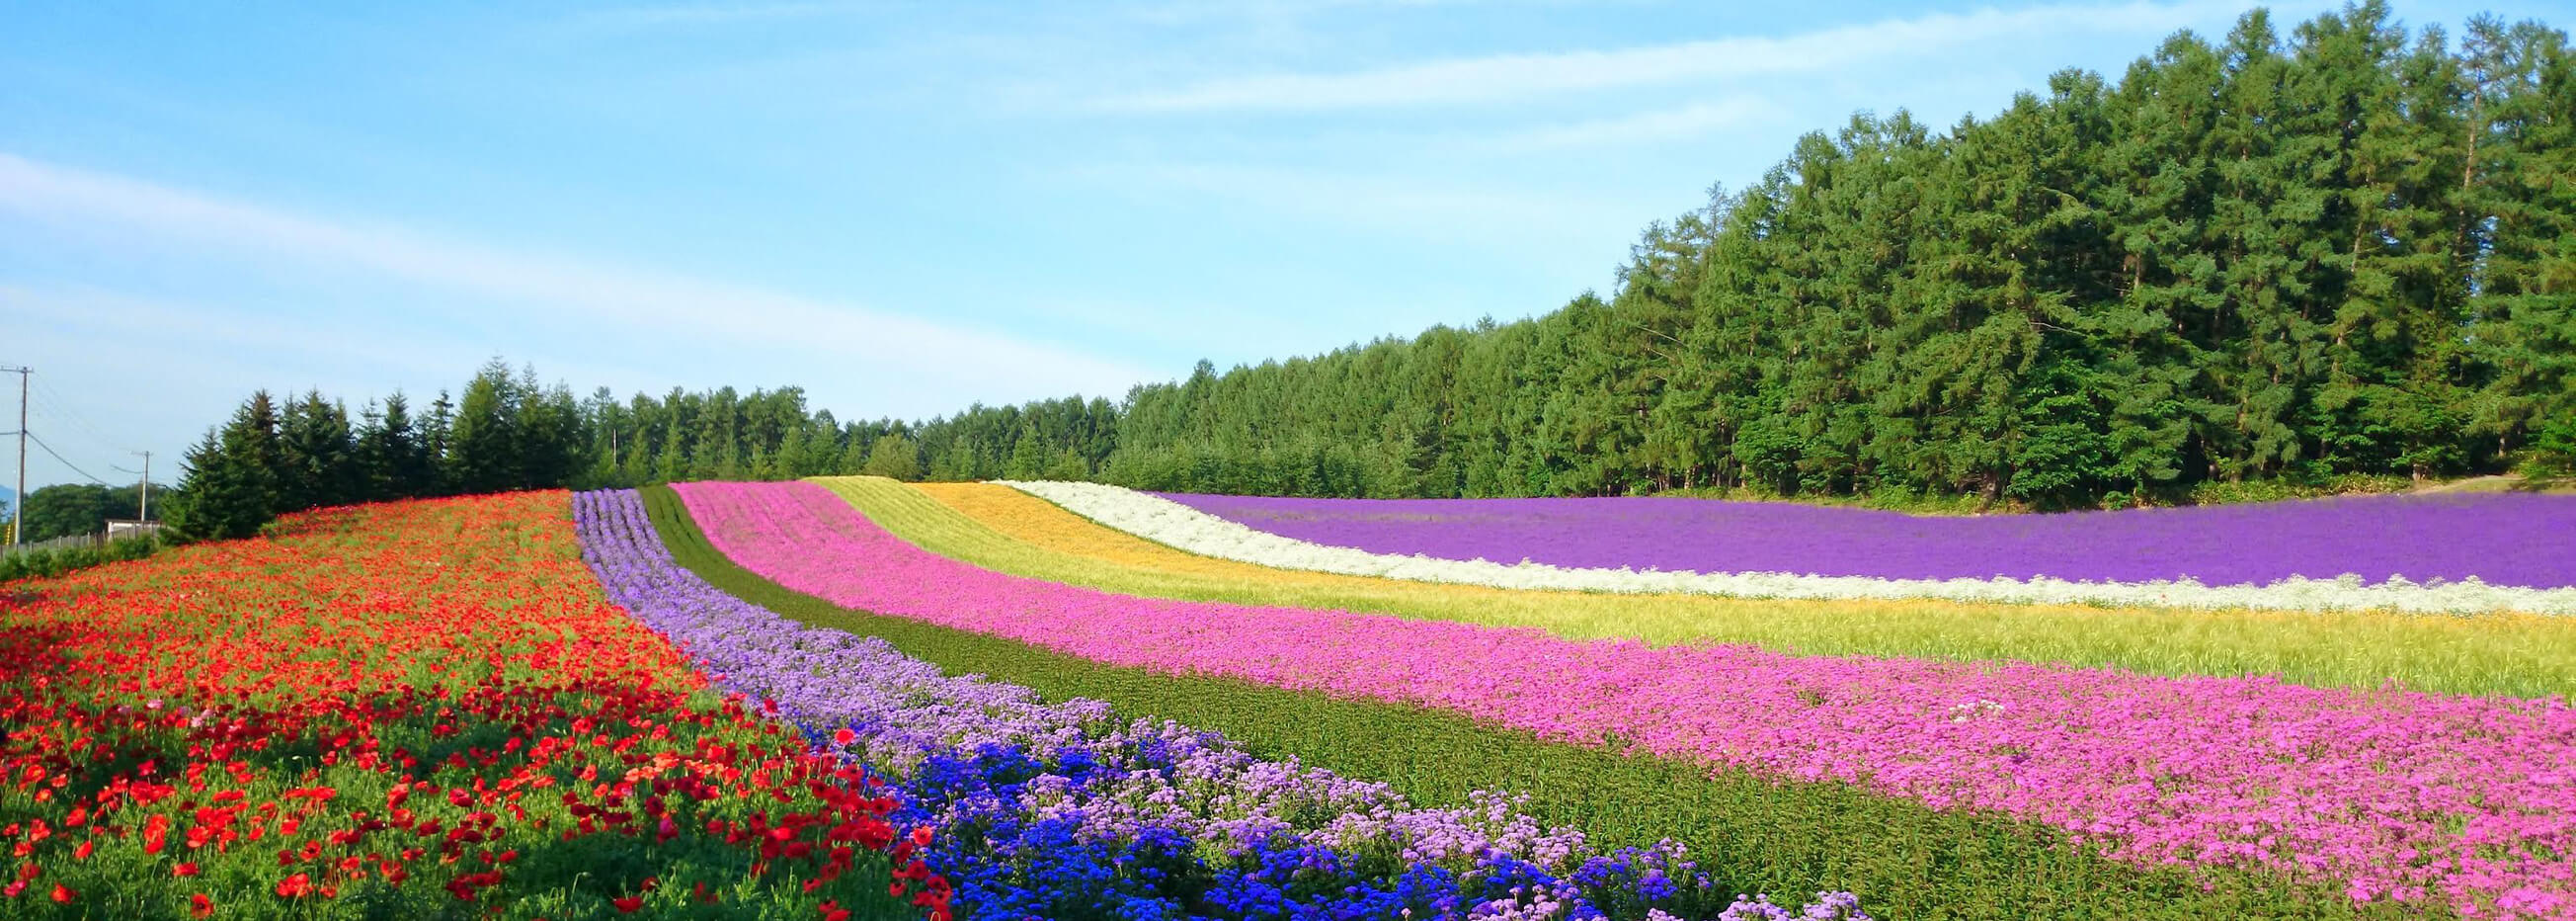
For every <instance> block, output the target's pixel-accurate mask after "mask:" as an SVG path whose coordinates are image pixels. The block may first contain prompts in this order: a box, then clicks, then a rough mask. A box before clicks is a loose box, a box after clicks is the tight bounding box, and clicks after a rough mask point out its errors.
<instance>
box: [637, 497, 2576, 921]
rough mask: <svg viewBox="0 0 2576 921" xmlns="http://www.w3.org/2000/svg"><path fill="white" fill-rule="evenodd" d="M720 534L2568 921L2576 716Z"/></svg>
mask: <svg viewBox="0 0 2576 921" xmlns="http://www.w3.org/2000/svg"><path fill="white" fill-rule="evenodd" d="M678 489H679V492H680V495H681V497H682V498H683V500H684V501H685V502H686V504H687V505H688V507H689V510H690V513H691V514H692V515H693V516H694V517H696V518H697V520H698V521H699V523H700V525H701V526H702V527H704V528H705V530H706V531H707V534H708V537H709V539H710V540H712V541H713V542H714V544H715V546H716V547H717V548H718V549H720V550H722V551H723V552H724V553H725V554H727V555H728V556H730V557H732V558H733V559H734V560H735V561H736V562H738V563H740V564H741V565H743V566H745V567H747V568H749V569H751V570H753V571H755V572H758V573H760V574H761V575H763V576H765V577H767V578H769V579H771V580H772V581H776V582H778V583H780V584H782V585H785V586H787V587H789V588H793V589H796V590H798V591H802V592H806V593H809V594H814V595H818V596H821V597H824V598H827V599H830V600H832V601H833V602H836V603H838V604H841V605H844V606H847V607H852V608H860V609H865V610H869V611H874V612H877V613H880V614H888V615H895V616H902V617H910V618H915V619H919V620H924V621H928V622H932V623H937V624H942V625H946V626H950V627H956V628H961V629H966V630H972V631H976V632H979V633H985V634H990V635H996V636H1005V637H1010V638H1013V639H1018V640H1022V641H1026V642H1030V643H1034V644H1038V645H1041V646H1044V647H1047V648H1050V649H1055V650H1059V651H1062V652H1066V653H1070V654H1074V655H1079V656H1082V657H1085V658H1089V659H1092V660H1095V661H1100V662H1106V663H1112V664H1117V665H1125V666H1136V667H1143V668H1148V669H1154V670H1159V671H1164V672H1169V673H1196V674H1208V675H1223V676H1229V677H1235V678H1243V679H1249V680H1253V681H1258V682H1262V683H1265V684H1269V685H1273V686H1278V687H1284V688H1295V689H1306V690H1314V691H1320V692H1324V693H1329V694H1334V695H1339V696H1347V697H1361V698H1374V699H1380V700H1389V701H1401V702H1410V703H1418V704H1423V705H1427V706H1434V707H1442V708H1446V709H1449V710H1452V711H1456V712H1459V713H1462V714H1465V715H1467V716H1469V717H1471V718H1474V719H1477V720H1480V721H1484V722H1487V723H1490V724H1494V725H1499V726H1507V727H1512V728H1517V729H1522V730H1526V731H1531V732H1535V733H1537V734H1539V735H1541V736H1543V737H1548V738H1553V739H1559V740H1563V741H1567V742H1573V743H1578V744H1598V743H1600V742H1601V741H1602V740H1603V739H1604V737H1607V736H1616V737H1619V738H1623V739H1629V740H1633V741H1634V742H1636V743H1637V744H1638V745H1640V746H1642V747H1643V748H1645V749H1647V750H1649V751H1652V752H1655V753H1657V754H1661V755H1666V756H1675V757H1687V758H1697V759H1701V760H1704V761H1707V762H1710V763H1712V764H1716V765H1724V766H1728V767H1735V768H1741V769H1747V770H1751V771H1755V772H1759V773H1761V774H1764V775H1768V776H1774V777H1780V778H1786V779H1794V780H1840V781H1848V782H1852V783H1857V784H1861V785H1864V786H1865V787H1867V788H1868V789H1871V790H1874V791H1876V792H1879V793H1882V794H1885V795H1889V796H1898V797H1909V798H1912V799H1915V800H1917V801H1920V802H1923V803H1926V804H1928V805H1930V806H1933V807H1934V808H1941V809H1968V808H1974V809H1990V810H1997V811H2000V812H2004V813H2007V814H2010V815H2013V816H2017V817H2021V818H2025V819H2031V820H2037V821H2041V822H2046V823H2048V824H2051V825H2055V826H2057V827H2060V828H2064V829H2067V830H2069V831H2072V832H2074V833H2076V834H2077V835H2078V836H2079V837H2080V838H2083V839H2085V840H2088V841H2092V842H2096V843H2098V844H2100V845H2101V846H2104V847H2106V848H2108V849H2109V850H2110V852H2111V853H2112V854H2113V855H2114V856H2116V857H2119V858H2122V859H2127V860H2132V861H2137V862H2173V863H2190V864H2212V865H2238V866H2244V865H2255V866H2266V867H2272V868H2277V869H2281V870H2286V871H2288V872H2291V873H2293V874H2298V875H2301V876H2303V877H2308V878H2319V877H2322V878H2328V879H2333V880H2337V881H2340V882H2342V883H2344V884H2345V885H2346V886H2347V888H2348V891H2349V892H2350V893H2351V895H2352V896H2353V897H2354V898H2356V899H2362V900H2374V899H2383V898H2398V899H2408V900H2414V899H2424V898H2440V899H2443V900H2445V901H2449V902H2452V903H2453V904H2455V905H2458V906H2460V907H2461V908H2463V909H2464V910H2468V911H2471V912H2475V913H2478V914H2487V913H2488V912H2489V911H2490V910H2500V913H2502V914H2504V915H2507V916H2520V917H2576V866H2571V862H2570V856H2571V855H2576V710H2571V709H2570V707H2569V706H2568V705H2567V703H2566V702H2565V701H2563V700H2554V699H2553V700H2544V701H2526V700H2513V699H2501V698H2471V697H2455V696H2443V695H2433V694H2422V693H2414V692H2396V691H2382V692H2362V691H2350V690H2330V689H2319V688H2307V687H2299V686H2293V685H2285V684H2282V683H2280V682H2278V681H2275V680H2269V679H2262V678H2165V677H2154V676H2144V675H2136V674H2130V673H2126V672H2120V671H2113V670H2104V669H2070V668H2057V667H2047V666H2038V665H2030V664H2024V663H2006V662H1988V663H1953V662H1935V661H1925V660H1913V659H1894V658H1885V659H1880V658H1860V657H1849V658H1810V657H1795V656H1787V655H1780V654H1777V653H1771V652H1765V651H1762V650H1760V649H1757V648H1753V647H1746V646H1684V647H1649V646H1647V645H1645V644H1643V643H1637V642H1626V641H1621V642H1606V641H1596V642H1573V641H1568V640H1564V639H1559V638H1556V637H1552V636H1548V635H1545V634H1543V633H1540V632H1538V631H1535V630H1521V629H1497V628H1492V627H1480V626H1471V625H1467V624H1459V623H1451V622H1444V621H1427V620H1410V619H1404V618H1398V617H1391V616H1385V615H1374V614H1356V613H1350V612H1343V611H1322V610H1309V609H1299V608H1276V607H1253V606H1246V605H1233V604H1216V603H1204V602H1188V601H1174V600H1166V599H1153V598H1138V597H1132V596H1126V595H1116V594H1110V593H1107V592H1101V591H1096V590H1091V589H1085V588H1080V587H1075V586H1068V585H1062V584H1058V583H1053V582H1045V581H1041V580H1035V579H1026V578H1020V577H1016V576H1010V575H1005V574H1001V573H996V572H992V571H989V570H984V569H979V568H976V567H973V566H969V565H967V564H964V563H960V562H957V561H955V560H951V559H947V558H945V557H940V556H937V555H935V554H931V553H928V552H926V551H923V550H921V549H920V548H917V547H914V546H912V545H911V544H908V543H905V542H904V541H903V540H901V539H899V538H897V537H895V536H893V535H892V534H890V533H888V532H886V531H885V530H884V529H882V528H879V527H877V526H876V525H875V524H874V523H872V522H870V521H868V520H867V518H866V517H865V516H863V515H861V514H859V513H858V512H857V510H855V509H853V508H852V507H851V506H849V505H848V504H847V503H845V502H844V501H842V500H841V499H840V498H838V497H837V496H834V495H833V494H831V493H830V492H829V491H826V490H825V489H823V488H822V487H819V486H815V485H813V484H809V483H774V484H739V483H691V484H685V485H682V486H680V487H678Z"/></svg>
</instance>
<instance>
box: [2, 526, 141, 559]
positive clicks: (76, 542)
mask: <svg viewBox="0 0 2576 921" xmlns="http://www.w3.org/2000/svg"><path fill="white" fill-rule="evenodd" d="M160 529H161V523H160V522H157V521H156V522H148V523H142V524H139V525H138V524H137V523H136V522H130V521H112V522H109V523H108V527H107V530H103V531H99V532H96V533H91V534H68V535H64V536H62V537H57V538H53V539H51V540H39V541H29V542H27V543H23V544H8V543H0V556H9V555H12V554H18V553H33V552H36V551H38V550H59V549H62V548H64V547H103V546H106V545H107V542H108V541H111V540H124V539H126V538H129V537H142V536H144V535H146V534H150V533H152V532H154V531H158V530H160ZM8 536H9V525H8V523H6V522H0V540H5V539H7V537H8Z"/></svg>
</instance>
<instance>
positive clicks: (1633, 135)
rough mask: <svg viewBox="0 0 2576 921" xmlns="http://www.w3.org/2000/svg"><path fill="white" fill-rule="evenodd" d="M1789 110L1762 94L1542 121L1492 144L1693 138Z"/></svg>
mask: <svg viewBox="0 0 2576 921" xmlns="http://www.w3.org/2000/svg"><path fill="white" fill-rule="evenodd" d="M1788 114H1789V113H1788V108H1787V107H1786V106H1782V105H1780V104H1778V103H1776V102H1772V101H1770V100H1768V99H1765V98H1762V97H1759V96H1751V95H1744V96H1733V97H1729V98H1726V99H1722V100H1719V101H1717V102H1712V103H1701V104H1696V105H1687V106H1680V107H1676V108H1670V109H1656V110H1653V111H1647V112H1639V113H1636V114H1633V115H1621V116H1615V117H1611V118H1596V119H1587V120H1584V121H1577V122H1567V123H1563V124H1555V125H1541V126H1538V127H1535V128H1527V129H1522V130H1519V131H1515V132H1511V133H1507V134H1502V135H1497V136H1495V137H1494V138H1492V139H1491V140H1490V141H1489V142H1488V143H1489V144H1491V145H1492V146H1494V147H1498V148H1503V149H1510V150H1554V149H1560V148H1566V147H1587V146H1614V145H1623V144H1643V143H1649V142H1653V141H1671V140H1679V139H1682V138H1693V137H1699V136H1701V135H1705V134H1708V133H1710V132H1713V131H1718V130H1721V129H1725V128H1734V127H1739V126H1742V125H1747V124H1751V123H1753V122H1757V121H1763V120H1766V119H1775V118H1786V117H1788Z"/></svg>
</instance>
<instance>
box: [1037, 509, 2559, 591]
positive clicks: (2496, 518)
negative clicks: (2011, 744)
mask: <svg viewBox="0 0 2576 921" xmlns="http://www.w3.org/2000/svg"><path fill="white" fill-rule="evenodd" d="M1011 485H1013V486H1016V487H1018V488H1020V489H1022V490H1025V491H1028V492H1030V493H1031V494H1033V495H1037V496H1039V497H1041V498H1045V499H1047V500H1049V501H1052V502H1055V503H1057V504H1059V505H1062V506H1064V507H1065V508H1067V509H1070V510H1072V511H1074V512H1076V513H1078V514H1081V515H1083V516H1084V517H1087V518H1091V519H1093V520H1095V521H1099V522H1101V523H1103V524H1106V525H1109V526H1111V527H1114V528H1118V529H1120V530H1124V531H1128V532H1131V533H1134V534H1136V535H1138V536H1141V537H1144V538H1147V539H1149V540H1153V541H1156V542H1158V543H1163V544H1168V545H1171V546H1173V547H1177V548H1180V549H1183V550H1187V551H1190V552H1193V553H1198V554H1204V555H1207V556H1215V557H1222V558H1225V559H1233V560H1241V561H1246V562H1254V563H1260V564H1262V565H1266V566H1276V567H1282V568H1290V569H1311V570H1317V571H1322V572H1335V573H1346V574H1354V575H1374V576H1387V577H1390V578H1399V579H1416V580H1423V581H1432V582H1457V583H1465V584H1471V585H1489V586H1496V587H1502V588H1548V589H1568V590H1579V591H1602V592H1649V593H1656V592H1670V593H1697V594H1711V595H1730V596H1740V597H1756V598H1766V597H1767V598H1799V599H1818V600H1839V599H1853V598H1933V599H1947V600H1955V601H1965V602H1983V603H1993V602H2006V603H2056V604H2092V605H2116V606H2163V607H2190V608H2274V609H2284V610H2350V609H2369V608H2388V609H2395V610H2405V611H2423V612H2454V613H2459V612H2483V611H2527V612H2539V613H2551V614H2569V613H2576V587H2571V586H2576V555H2571V554H2568V553H2565V552H2564V548H2565V545H2566V540H2565V538H2564V537H2563V536H2561V535H2564V534H2566V533H2569V532H2571V531H2576V498H2570V497H2560V496H2458V497H2369V498H2354V499H2334V500H2316V501H2310V502H2295V503H2272V504H2268V505H2249V506H2231V507H2217V508H2207V509H2180V510H2162V509H2159V510H2144V511H2129V512H2098V513H2081V514H2068V515H2050V516H2021V517H2014V516H2003V517H1997V518H1923V517H1915V516H1907V515H1900V514H1896V513H1892V512H1873V511H1863V510H1857V509H1840V508H1809V507H1802V506H1781V505H1773V504H1756V503H1726V502H1712V501H1707V500H1698V499H1512V500H1475V499H1436V500H1435V499H1421V500H1411V499H1407V500H1370V499H1267V498H1259V497H1240V496H1187V495H1180V496H1156V495H1150V494H1146V493H1139V492H1135V491H1132V490H1127V489H1122V488H1119V487H1115V486H1104V485H1100V484H1092V483H1056V482H1034V483H1013V484H1011ZM1192 503H1195V504H1192ZM1256 526H1257V527H1256ZM2418 550H2420V551H2422V554H2421V558H2418V555H2417V554H2415V553H2414V552H2413V551H2418ZM1497 561H1517V562H1513V563H1505V562H1497ZM2366 573H2367V574H2366Z"/></svg>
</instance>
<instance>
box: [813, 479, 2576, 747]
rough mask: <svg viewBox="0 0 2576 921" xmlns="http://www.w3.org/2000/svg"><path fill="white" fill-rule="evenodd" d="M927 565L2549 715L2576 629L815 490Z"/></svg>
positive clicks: (1266, 600) (1591, 634)
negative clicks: (1166, 540) (1795, 574)
mask: <svg viewBox="0 0 2576 921" xmlns="http://www.w3.org/2000/svg"><path fill="white" fill-rule="evenodd" d="M815 482H818V483H821V484H823V485H824V486H826V487H827V488H829V489H831V490H833V491H834V492H835V493H838V494H839V495H840V496H841V497H842V498H844V499H846V500H848V501H850V502H851V503H852V504H853V505H855V506H857V507H858V508H859V509H860V510H861V512H862V513H864V514H866V515H867V516H868V518H869V519H870V520H871V521H874V522H876V523H878V524H879V525H881V526H883V527H885V528H886V529H887V530H889V531H892V532H894V533H895V534H896V535H897V536H900V537H902V538H903V539H904V540H905V541H907V542H910V543H912V544H914V545H917V546H920V547H923V548H924V549H928V550H930V551H932V552H934V553H938V554H940V555H943V556H947V557H951V558H954V559H958V560H962V561H965V562H969V563H973V564H975V565H977V566H980V567H983V568H986V569H993V570H997V571H1001V572H1007V573H1010V574H1013V575H1020V576H1027V577H1030V578H1037V579H1045V580H1049V581H1055V582H1064V583H1068V584H1074V585H1082V586H1087V587H1091V588H1097V589H1102V590H1105V591H1110V592H1116V593H1119V594H1126V595H1144V596H1152V597H1161V598H1178V599H1186V600H1194V601H1229V602H1235V603H1240V604H1253V605H1277V606H1288V607H1306V608H1329V609H1336V610H1352V611H1370V612H1378V613H1387V614H1397V615H1402V616H1406V617H1415V618H1423V619H1432V620H1454V621H1460V622H1465V623H1479V624H1488V625H1494V626H1525V627H1537V628H1540V629H1544V630H1546V631H1548V632H1549V633H1551V634H1555V635H1557V636H1561V637H1565V638H1568V639H1576V640H1586V639H1637V640H1643V641H1645V642H1648V643H1651V644H1654V645H1659V646H1660V645H1669V644H1672V643H1681V642H1703V643H1708V642H1715V643H1743V644H1753V645H1758V646H1762V647H1764V648H1769V649H1776V650H1781V651H1785V652H1797V653H1801V654H1807V655H1872V656H1909V657H1919V658H1936V659H1950V660H1960V661H1981V660H1990V659H2014V660H2020V661H2025V662H2053V663H2070V664H2075V665H2107V666H2116V667H2119V668H2122V669H2126V670H2130V671H2138V672H2147V673H2153V674H2162V675H2244V674H2256V675H2279V676H2281V677H2282V679H2283V680H2285V681H2288V682H2290V683H2293V684H2305V685H2314V686H2331V687H2352V688H2377V687H2381V686H2383V685H2386V684H2387V683H2389V682H2391V681H2396V682H2399V683H2402V684H2403V685H2405V686H2407V687H2411V688H2416V689H2419V690H2430V691H2442V692H2447V693H2465V694H2505V695H2510V696H2516V697H2546V696H2551V695H2565V694H2571V693H2576V619H2571V618H2566V617H2558V616H2551V615H2519V614H2487V615H2481V616H2478V617H2425V616H2421V615H2416V614H2407V613H2401V612H2387V611H2331V612H2284V611H2274V610H2201V611H2178V610H2173V609H2161V608H2134V607H2125V608H2102V607H2085V606H2073V605H2011V606H1996V605H1973V604H1963V603H1957V602H1943V601H1930V600H1905V601H1890V600H1883V599H1850V600H1835V601H1796V600H1784V599H1768V598H1759V599H1746V598H1729V597H1722V596H1708V595H1634V594H1622V593H1604V592H1566V591H1533V590H1521V591H1514V590H1505V589H1497V588H1491V587H1486V586H1473V585H1460V584H1456V583H1423V582H1415V581H1408V580H1402V579H1385V578H1371V577H1361V576H1346V575H1339V574H1332V573H1319V572H1313V571H1308V570H1296V569H1281V568H1274V567H1266V566H1257V565H1254V564H1250V563H1244V562H1239V561H1235V560H1227V559H1221V558H1216V557H1206V556H1197V555H1193V554H1189V553H1183V552H1180V551H1178V550H1174V549H1172V548H1171V547H1168V546H1164V545H1161V544H1157V543H1153V542H1151V541H1147V540H1144V539H1142V538H1139V537H1137V536H1135V535H1132V534H1128V533H1126V532H1122V531H1117V530H1113V529H1110V528H1107V527H1104V526H1102V525H1100V524H1097V523H1095V522H1093V521H1091V520H1089V519H1085V518H1082V517H1080V516H1078V515H1074V514H1072V513H1070V512H1067V511H1065V510H1064V509H1062V508H1060V507H1057V506H1056V505H1054V504H1052V503H1049V502H1046V501H1045V500H1042V499H1038V498H1035V497H1033V496H1030V495H1028V494H1026V493H1023V492H1020V491H1019V490H1016V489H1012V488H1009V487H1006V486H999V485H994V484H983V483H924V484H917V485H905V484H900V483H895V482H893V481H890V480H883V479H874V478H865V477H826V478H820V479H817V480H815Z"/></svg>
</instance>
